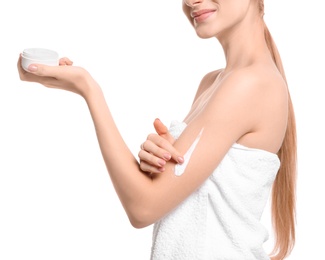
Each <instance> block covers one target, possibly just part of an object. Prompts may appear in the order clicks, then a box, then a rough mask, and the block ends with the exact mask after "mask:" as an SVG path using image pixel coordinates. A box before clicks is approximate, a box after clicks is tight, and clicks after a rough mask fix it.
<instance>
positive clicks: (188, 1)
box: [184, 0, 204, 7]
mask: <svg viewBox="0 0 325 260" xmlns="http://www.w3.org/2000/svg"><path fill="white" fill-rule="evenodd" d="M203 1H204V0H184V4H185V5H187V6H188V7H194V6H196V5H198V4H201V3H202V2H203Z"/></svg>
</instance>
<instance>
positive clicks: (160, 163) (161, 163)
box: [158, 160, 166, 167]
mask: <svg viewBox="0 0 325 260" xmlns="http://www.w3.org/2000/svg"><path fill="white" fill-rule="evenodd" d="M165 164H166V162H165V161H164V160H160V161H159V162H158V165H159V166H161V167H163V166H164V165H165Z"/></svg>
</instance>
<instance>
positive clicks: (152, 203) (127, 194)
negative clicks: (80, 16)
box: [18, 0, 296, 260]
mask: <svg viewBox="0 0 325 260" xmlns="http://www.w3.org/2000/svg"><path fill="white" fill-rule="evenodd" d="M183 9H184V12H185V14H186V15H187V17H188V18H189V20H190V22H191V23H192V25H193V26H194V28H195V30H196V33H197V35H198V36H199V37H201V38H210V37H216V38H217V39H218V41H219V42H220V44H221V45H222V47H223V49H224V54H225V58H226V65H225V68H223V69H219V70H216V71H213V72H210V73H208V74H207V75H205V76H204V77H203V79H202V81H201V84H200V86H199V88H198V91H197V94H196V96H195V98H194V102H193V105H192V108H191V110H190V111H189V113H188V115H187V116H186V117H185V119H184V120H183V121H182V122H177V121H175V122H174V123H173V125H172V126H171V128H170V129H169V131H170V132H168V131H167V130H166V129H163V128H164V126H163V125H162V124H161V123H160V122H159V121H156V123H155V124H156V127H157V129H158V131H159V133H160V134H162V135H163V138H161V137H160V136H158V135H149V137H148V140H147V141H146V142H144V144H143V146H142V148H143V150H142V151H140V153H139V156H140V159H141V166H140V167H139V163H138V161H137V159H136V158H135V157H134V156H133V154H132V153H131V152H130V150H129V149H128V147H127V145H126V144H125V142H124V141H123V138H122V137H121V135H120V133H119V130H118V129H117V127H116V125H115V123H114V120H113V117H112V115H111V113H110V110H109V108H108V106H107V104H106V101H105V98H104V95H103V93H102V91H101V88H100V86H99V85H98V84H97V83H96V81H95V80H94V79H93V78H92V76H91V75H90V74H89V73H88V72H87V71H86V70H85V69H83V68H80V67H75V66H70V65H72V62H71V61H70V60H69V59H67V58H64V59H61V61H60V65H61V66H54V67H50V66H45V65H40V64H32V65H30V66H29V68H28V70H29V71H28V72H26V71H24V70H23V69H22V67H21V65H20V64H21V63H20V62H21V59H20V58H19V61H18V70H19V74H20V78H21V80H24V81H32V82H38V83H40V84H43V85H44V86H46V87H51V88H59V89H64V90H67V91H71V92H75V93H77V94H79V95H80V96H82V97H83V98H84V99H85V101H86V103H87V105H88V107H89V111H90V113H91V116H92V119H93V122H94V126H95V129H96V134H97V138H98V142H99V145H100V148H101V152H102V155H103V158H104V161H105V163H106V166H107V170H108V172H109V175H110V177H111V180H112V182H113V184H114V187H115V189H116V192H117V194H118V196H119V198H120V200H121V203H122V205H123V207H124V209H125V211H126V213H127V215H128V217H129V219H130V222H131V224H132V225H133V226H134V227H136V228H142V227H146V226H148V225H151V224H155V225H154V236H153V245H152V257H151V258H152V259H155V260H157V259H162V260H168V259H177V260H179V259H186V260H188V259H191V260H192V259H193V260H194V259H204V260H207V259H231V260H234V259H238V260H239V259H240V260H244V259H245V260H252V259H256V260H263V259H270V256H269V255H268V254H267V253H266V252H265V251H264V249H263V243H264V242H265V241H266V240H267V236H268V232H267V231H266V230H265V228H264V227H263V226H262V225H261V223H260V217H261V214H262V212H263V209H264V206H265V204H266V201H267V198H268V195H269V191H270V189H271V187H272V185H273V195H272V199H273V202H272V203H273V204H272V205H273V210H272V214H273V220H274V227H275V234H276V243H275V248H274V252H273V255H274V256H273V257H272V258H273V259H283V258H285V257H286V256H287V255H289V254H290V252H291V250H292V248H293V245H294V241H295V222H294V221H295V167H296V135H295V122H294V114H293V108H292V104H291V100H290V95H289V92H288V88H287V84H286V79H285V75H284V71H283V68H282V65H281V60H280V57H279V54H278V52H277V50H276V47H275V45H274V43H273V40H272V38H271V36H270V34H269V32H268V30H267V28H266V25H265V23H264V20H263V14H264V4H263V0H184V2H183ZM65 65H68V66H65ZM164 138H166V139H167V140H168V142H169V143H171V144H172V147H171V146H168V142H167V141H165V139H164ZM175 155H176V157H175ZM179 155H182V156H179ZM171 156H174V157H173V158H175V160H170V157H171ZM162 171H163V173H162ZM148 172H151V173H150V174H148Z"/></svg>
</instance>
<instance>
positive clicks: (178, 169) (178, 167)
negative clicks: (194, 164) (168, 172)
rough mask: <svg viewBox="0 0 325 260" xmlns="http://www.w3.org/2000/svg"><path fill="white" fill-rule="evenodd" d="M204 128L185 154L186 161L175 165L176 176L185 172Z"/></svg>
mask: <svg viewBox="0 0 325 260" xmlns="http://www.w3.org/2000/svg"><path fill="white" fill-rule="evenodd" d="M203 129H204V128H202V130H201V131H200V133H199V134H198V136H197V137H196V139H195V140H194V142H193V144H192V145H191V146H190V148H189V149H188V150H187V152H186V153H185V154H184V162H183V164H176V165H175V169H174V173H175V175H176V176H181V175H182V174H183V173H184V172H185V169H186V167H187V164H188V163H189V161H190V158H191V156H192V153H193V152H194V149H195V147H196V146H197V144H198V142H199V140H200V138H201V135H202V133H203Z"/></svg>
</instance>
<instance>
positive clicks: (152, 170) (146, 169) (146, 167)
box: [140, 161, 165, 174]
mask: <svg viewBox="0 0 325 260" xmlns="http://www.w3.org/2000/svg"><path fill="white" fill-rule="evenodd" d="M140 169H141V170H142V171H144V172H148V173H150V174H153V173H162V172H164V171H165V168H164V167H159V168H158V167H155V166H152V165H150V164H148V163H146V162H144V161H140Z"/></svg>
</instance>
